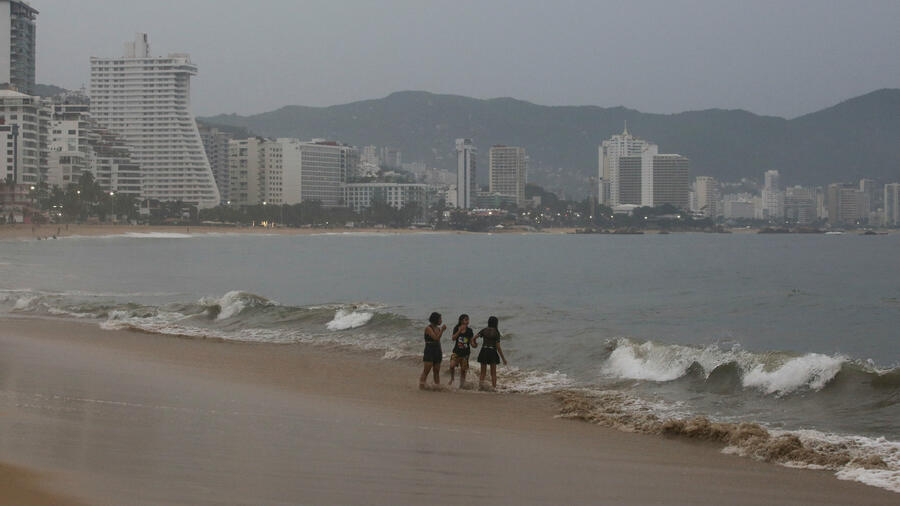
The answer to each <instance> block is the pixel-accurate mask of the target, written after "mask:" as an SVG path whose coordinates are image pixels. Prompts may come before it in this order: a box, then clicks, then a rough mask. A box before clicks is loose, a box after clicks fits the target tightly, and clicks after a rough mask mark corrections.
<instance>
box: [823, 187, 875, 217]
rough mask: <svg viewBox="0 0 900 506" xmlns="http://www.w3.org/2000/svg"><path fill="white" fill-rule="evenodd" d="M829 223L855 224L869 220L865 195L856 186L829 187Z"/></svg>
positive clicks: (827, 199) (827, 197) (827, 196)
mask: <svg viewBox="0 0 900 506" xmlns="http://www.w3.org/2000/svg"><path fill="white" fill-rule="evenodd" d="M826 202H827V206H828V222H829V223H831V224H832V225H836V224H855V223H857V222H858V221H860V220H863V219H864V218H865V219H868V216H869V213H868V205H867V202H866V196H865V194H864V193H863V192H862V191H861V190H860V189H859V188H858V187H857V186H856V185H854V184H849V183H833V184H830V185H828V192H827V195H826Z"/></svg>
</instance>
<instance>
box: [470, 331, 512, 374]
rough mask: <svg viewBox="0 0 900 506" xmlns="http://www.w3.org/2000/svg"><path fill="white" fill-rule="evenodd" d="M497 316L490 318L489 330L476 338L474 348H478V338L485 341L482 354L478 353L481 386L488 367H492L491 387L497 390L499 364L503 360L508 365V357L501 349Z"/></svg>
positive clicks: (481, 332) (479, 333)
mask: <svg viewBox="0 0 900 506" xmlns="http://www.w3.org/2000/svg"><path fill="white" fill-rule="evenodd" d="M499 323H500V322H499V320H497V317H496V316H491V317H490V318H488V326H487V328H484V329H481V331H480V332H478V335H476V336H475V338H474V340H473V343H472V346H478V338H479V337H480V338H482V339H484V343H483V345H482V346H481V352H480V353H478V363H479V364H481V379H480V384H482V385H483V384H484V376H485V373H486V372H487V366H488V365H490V366H491V385H492V386H493V387H494V388H497V364H499V363H500V360H501V359H502V360H503V365H506V357H504V356H503V350H502V349H501V348H500V331H499V330H497V326H498V324H499Z"/></svg>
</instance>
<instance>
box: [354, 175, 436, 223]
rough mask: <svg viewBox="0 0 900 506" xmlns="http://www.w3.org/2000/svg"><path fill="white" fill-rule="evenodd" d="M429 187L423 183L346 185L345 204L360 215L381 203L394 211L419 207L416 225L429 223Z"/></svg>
mask: <svg viewBox="0 0 900 506" xmlns="http://www.w3.org/2000/svg"><path fill="white" fill-rule="evenodd" d="M428 197H429V187H428V185H427V184H421V183H348V184H346V185H344V203H345V205H346V206H347V207H349V208H350V209H352V210H353V212H356V213H360V212H362V211H363V210H365V209H368V208H370V207H372V204H373V203H375V202H377V201H381V202H384V203H386V204H387V205H389V206H391V207H393V208H394V209H403V208H404V207H406V206H408V205H410V204H415V205H417V206H418V207H417V209H416V210H417V214H416V218H415V220H414V221H415V223H425V222H427V216H428V206H429V198H428Z"/></svg>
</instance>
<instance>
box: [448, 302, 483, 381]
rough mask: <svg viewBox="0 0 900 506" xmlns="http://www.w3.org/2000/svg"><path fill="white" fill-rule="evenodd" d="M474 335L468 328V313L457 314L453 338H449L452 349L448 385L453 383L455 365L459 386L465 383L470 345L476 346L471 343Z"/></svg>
mask: <svg viewBox="0 0 900 506" xmlns="http://www.w3.org/2000/svg"><path fill="white" fill-rule="evenodd" d="M474 335H475V334H474V332H472V329H471V328H469V315H467V314H461V315H459V322H458V323H457V324H456V326H455V327H453V338H452V339H451V340H450V341H451V342H452V343H453V349H452V350H450V351H451V355H450V382H449V383H448V385H452V384H453V378H454V372H455V370H456V366H457V365H458V366H459V388H462V387H463V385H464V384H465V383H466V372H467V371H468V370H469V352H470V346H477V345H474V344H472V340H473V337H474Z"/></svg>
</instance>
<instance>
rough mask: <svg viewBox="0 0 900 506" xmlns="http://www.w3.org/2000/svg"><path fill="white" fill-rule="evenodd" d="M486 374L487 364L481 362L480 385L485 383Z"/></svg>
mask: <svg viewBox="0 0 900 506" xmlns="http://www.w3.org/2000/svg"><path fill="white" fill-rule="evenodd" d="M485 374H487V364H481V377H480V378H479V379H478V386H481V385H482V384H484V375H485Z"/></svg>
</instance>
